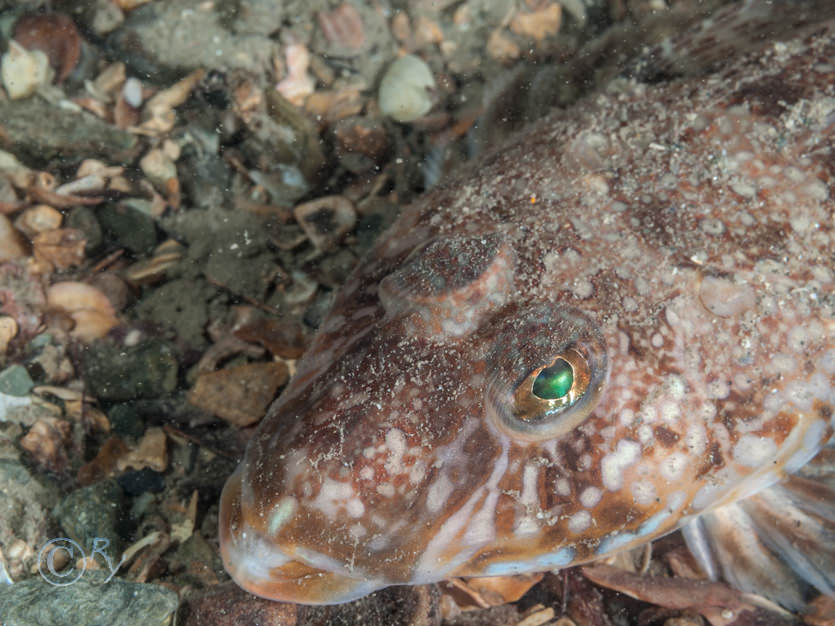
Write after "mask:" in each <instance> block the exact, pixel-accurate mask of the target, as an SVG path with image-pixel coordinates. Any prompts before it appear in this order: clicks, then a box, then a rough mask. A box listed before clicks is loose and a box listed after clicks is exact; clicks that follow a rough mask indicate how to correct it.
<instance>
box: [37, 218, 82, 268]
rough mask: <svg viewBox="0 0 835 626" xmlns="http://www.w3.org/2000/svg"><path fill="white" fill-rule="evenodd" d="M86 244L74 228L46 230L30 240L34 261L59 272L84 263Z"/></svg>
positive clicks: (79, 232)
mask: <svg viewBox="0 0 835 626" xmlns="http://www.w3.org/2000/svg"><path fill="white" fill-rule="evenodd" d="M86 244H87V242H86V241H85V240H84V234H83V233H82V232H81V231H78V230H75V229H74V228H57V229H55V230H47V231H44V232H41V233H37V234H36V235H35V236H34V237H33V238H32V249H33V252H34V255H35V259H37V261H38V262H39V263H41V264H43V265H45V266H47V267H50V268H52V267H54V268H55V269H59V270H64V269H69V268H71V267H78V266H79V265H81V264H82V263H84V259H85V257H84V249H85V246H86Z"/></svg>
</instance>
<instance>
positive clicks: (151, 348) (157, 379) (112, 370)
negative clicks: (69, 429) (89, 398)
mask: <svg viewBox="0 0 835 626" xmlns="http://www.w3.org/2000/svg"><path fill="white" fill-rule="evenodd" d="M81 369H82V374H83V376H84V379H85V381H86V383H87V388H88V389H89V390H90V393H92V394H93V395H94V396H96V397H98V398H100V399H107V400H131V399H134V398H153V397H155V396H161V395H165V394H168V393H171V392H172V391H174V389H175V388H176V387H177V373H178V369H179V365H178V362H177V357H176V355H175V354H174V350H173V349H172V348H171V346H170V345H169V344H167V343H166V342H164V341H161V340H149V341H146V342H144V343H141V344H139V345H136V346H130V347H124V346H118V345H114V344H113V343H109V342H107V341H97V342H95V343H93V344H91V345H90V346H88V347H87V349H86V350H85V351H84V353H83V355H82V359H81Z"/></svg>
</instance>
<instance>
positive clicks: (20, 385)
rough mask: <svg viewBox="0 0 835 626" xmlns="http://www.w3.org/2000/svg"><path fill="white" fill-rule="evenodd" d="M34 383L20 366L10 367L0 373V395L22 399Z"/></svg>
mask: <svg viewBox="0 0 835 626" xmlns="http://www.w3.org/2000/svg"><path fill="white" fill-rule="evenodd" d="M34 386H35V383H34V382H33V381H32V378H31V377H30V376H29V372H27V371H26V368H25V367H23V366H22V365H11V366H9V367H7V368H6V369H4V370H3V371H2V372H0V393H4V394H6V395H9V396H17V397H22V396H25V395H27V394H28V393H29V392H30V391H31V390H32V387H34Z"/></svg>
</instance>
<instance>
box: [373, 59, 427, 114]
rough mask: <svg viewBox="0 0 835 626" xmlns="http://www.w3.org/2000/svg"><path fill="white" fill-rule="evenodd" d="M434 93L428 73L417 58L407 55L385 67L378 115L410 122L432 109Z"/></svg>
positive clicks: (378, 96)
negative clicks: (432, 94)
mask: <svg viewBox="0 0 835 626" xmlns="http://www.w3.org/2000/svg"><path fill="white" fill-rule="evenodd" d="M434 89H435V77H434V76H433V75H432V70H430V69H429V66H428V65H427V64H426V63H424V62H423V61H422V60H421V59H420V58H418V57H416V56H414V55H411V54H407V55H406V56H402V57H400V58H399V59H397V60H396V61H395V62H394V63H392V64H391V65H389V67H388V69H387V70H386V73H385V74H383V78H382V80H381V81H380V89H379V91H378V93H377V101H378V104H379V106H380V111H381V112H382V113H383V115H387V116H388V117H391V118H392V119H394V120H396V121H398V122H413V121H414V120H416V119H418V118H420V117H423V116H424V115H426V114H427V113H428V112H429V110H430V109H431V108H432V97H431V92H432V90H434Z"/></svg>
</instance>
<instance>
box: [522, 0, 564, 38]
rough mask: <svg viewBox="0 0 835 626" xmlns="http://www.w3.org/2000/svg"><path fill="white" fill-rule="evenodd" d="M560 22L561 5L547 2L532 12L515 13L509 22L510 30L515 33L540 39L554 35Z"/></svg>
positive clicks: (558, 28)
mask: <svg viewBox="0 0 835 626" xmlns="http://www.w3.org/2000/svg"><path fill="white" fill-rule="evenodd" d="M561 23H562V7H561V6H560V5H559V4H554V3H551V4H548V5H546V6H544V7H542V8H541V9H538V10H536V11H533V12H532V13H517V14H516V15H515V16H514V18H513V20H512V21H511V22H510V30H512V31H513V32H514V33H516V34H517V35H522V36H523V37H529V38H531V39H534V40H536V41H542V40H543V39H545V38H546V37H549V36H552V35H556V34H557V33H558V32H559V30H560V24H561Z"/></svg>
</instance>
